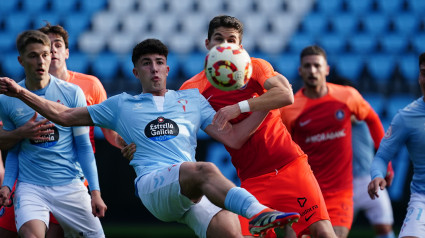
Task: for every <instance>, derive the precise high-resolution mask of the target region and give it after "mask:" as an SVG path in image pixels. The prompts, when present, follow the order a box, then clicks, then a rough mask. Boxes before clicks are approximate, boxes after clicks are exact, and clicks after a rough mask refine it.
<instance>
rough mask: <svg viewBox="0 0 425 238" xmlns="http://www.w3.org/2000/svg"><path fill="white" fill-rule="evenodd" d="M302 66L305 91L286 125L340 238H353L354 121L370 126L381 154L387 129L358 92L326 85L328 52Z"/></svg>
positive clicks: (314, 52)
mask: <svg viewBox="0 0 425 238" xmlns="http://www.w3.org/2000/svg"><path fill="white" fill-rule="evenodd" d="M300 60H301V65H300V67H299V74H300V76H301V78H302V80H303V82H304V87H303V88H301V89H300V90H299V91H298V92H297V93H296V94H295V99H294V104H292V105H290V106H287V107H283V108H281V109H280V110H281V116H282V121H283V122H284V124H285V125H286V127H287V128H288V130H289V132H290V133H291V135H292V138H293V139H294V141H295V142H296V143H298V145H300V147H301V148H302V150H303V151H304V152H305V153H307V155H308V157H309V164H310V166H311V168H312V170H313V172H314V175H315V176H316V178H317V181H318V182H319V185H320V188H321V190H322V194H323V197H324V198H325V202H326V206H327V208H328V213H329V216H330V218H331V222H332V226H333V227H334V230H335V233H336V234H337V236H338V237H347V236H348V232H349V230H350V228H351V224H352V222H353V173H352V156H353V153H352V142H351V115H354V116H355V117H356V118H357V119H358V120H364V121H366V123H367V125H368V127H369V130H370V132H371V136H372V138H373V141H374V145H375V148H376V149H377V148H378V146H379V143H380V141H381V139H382V137H383V136H384V128H383V126H382V123H381V121H380V120H379V117H378V115H377V114H376V112H375V111H374V110H373V109H372V107H371V106H370V105H369V103H368V102H367V101H366V100H364V99H363V97H362V96H361V95H360V93H359V92H358V91H357V90H355V89H354V88H352V87H349V86H341V85H336V84H332V83H327V82H326V77H327V76H328V75H329V65H328V64H327V57H326V53H325V51H324V50H323V49H322V48H320V47H318V46H309V47H306V48H304V50H303V51H302V52H301V56H300ZM365 189H366V188H365Z"/></svg>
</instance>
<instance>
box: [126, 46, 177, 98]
mask: <svg viewBox="0 0 425 238" xmlns="http://www.w3.org/2000/svg"><path fill="white" fill-rule="evenodd" d="M169 71H170V68H169V67H168V65H167V59H166V58H165V56H163V55H159V54H147V55H142V56H141V57H140V59H139V60H138V61H137V63H136V66H135V67H134V69H133V74H134V76H136V78H138V79H139V80H140V83H141V84H142V88H143V92H144V93H152V94H153V95H154V96H163V95H164V94H165V92H166V91H167V88H166V87H167V85H166V84H167V76H168V72H169Z"/></svg>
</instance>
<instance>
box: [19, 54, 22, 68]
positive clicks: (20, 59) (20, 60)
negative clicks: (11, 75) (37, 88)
mask: <svg viewBox="0 0 425 238" xmlns="http://www.w3.org/2000/svg"><path fill="white" fill-rule="evenodd" d="M18 62H19V64H20V65H22V58H21V56H20V55H18ZM22 66H23V65H22Z"/></svg>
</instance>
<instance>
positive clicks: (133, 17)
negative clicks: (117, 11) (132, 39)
mask: <svg viewBox="0 0 425 238" xmlns="http://www.w3.org/2000/svg"><path fill="white" fill-rule="evenodd" d="M148 18H149V16H148V15H146V14H142V13H140V12H129V13H127V14H125V15H124V16H122V17H121V23H122V29H121V31H122V32H123V33H125V34H129V35H137V34H139V33H140V32H145V31H147V27H148Z"/></svg>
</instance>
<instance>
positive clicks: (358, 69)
mask: <svg viewBox="0 0 425 238" xmlns="http://www.w3.org/2000/svg"><path fill="white" fill-rule="evenodd" d="M364 62H365V61H364V57H363V56H361V55H359V54H350V53H348V54H341V55H339V56H338V59H337V60H335V61H334V65H335V69H336V73H337V75H339V76H341V77H344V78H347V79H349V80H350V81H351V82H353V83H354V84H355V85H357V84H358V82H359V80H360V76H361V73H362V72H363V69H364Z"/></svg>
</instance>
